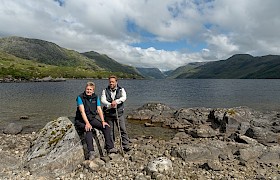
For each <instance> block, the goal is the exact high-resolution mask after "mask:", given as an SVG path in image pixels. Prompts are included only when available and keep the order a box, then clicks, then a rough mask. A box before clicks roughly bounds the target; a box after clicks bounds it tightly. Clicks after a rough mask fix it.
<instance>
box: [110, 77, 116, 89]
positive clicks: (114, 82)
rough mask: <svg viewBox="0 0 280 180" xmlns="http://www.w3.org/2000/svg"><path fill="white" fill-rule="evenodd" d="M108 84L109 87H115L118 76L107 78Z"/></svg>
mask: <svg viewBox="0 0 280 180" xmlns="http://www.w3.org/2000/svg"><path fill="white" fill-rule="evenodd" d="M108 79H109V86H110V88H111V89H115V88H116V87H117V84H118V78H117V76H110V77H109V78H108Z"/></svg>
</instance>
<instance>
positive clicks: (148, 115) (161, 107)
mask: <svg viewBox="0 0 280 180" xmlns="http://www.w3.org/2000/svg"><path fill="white" fill-rule="evenodd" d="M174 112H175V110H174V109H173V108H171V107H169V106H167V105H165V104H163V103H147V104H144V105H143V106H142V107H140V108H138V109H137V110H135V111H132V112H131V113H129V114H128V115H127V119H134V120H151V119H152V118H153V117H154V116H159V115H160V116H162V117H165V116H170V114H171V115H172V114H173V113H174Z"/></svg>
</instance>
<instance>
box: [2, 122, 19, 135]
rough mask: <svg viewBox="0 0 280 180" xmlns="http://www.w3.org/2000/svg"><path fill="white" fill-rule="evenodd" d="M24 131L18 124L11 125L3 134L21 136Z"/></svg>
mask: <svg viewBox="0 0 280 180" xmlns="http://www.w3.org/2000/svg"><path fill="white" fill-rule="evenodd" d="M21 131H22V125H20V124H16V123H9V124H8V125H7V126H6V127H5V129H4V131H3V133H5V134H14V135H15V134H19V133H20V132H21Z"/></svg>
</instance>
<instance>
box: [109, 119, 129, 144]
mask: <svg viewBox="0 0 280 180" xmlns="http://www.w3.org/2000/svg"><path fill="white" fill-rule="evenodd" d="M118 119H119V124H120V131H121V138H122V146H123V147H127V146H128V145H129V142H130V141H129V138H128V134H127V131H126V127H125V119H124V116H123V115H121V116H119V118H118ZM118 119H117V117H109V116H105V121H106V122H107V123H108V124H109V125H110V127H111V137H112V139H113V141H115V139H116V138H115V133H114V129H115V126H116V128H118V123H117V120H118Z"/></svg>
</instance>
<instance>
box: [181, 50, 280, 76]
mask: <svg viewBox="0 0 280 180" xmlns="http://www.w3.org/2000/svg"><path fill="white" fill-rule="evenodd" d="M177 78H194V79H195V78H200V79H203V78H205V79H209V78H212V79H214V78H217V79H279V78H280V56H278V55H267V56H260V57H253V56H251V55H249V54H237V55H233V56H232V57H230V58H228V59H227V60H220V61H214V62H209V63H207V64H205V65H202V66H199V67H197V68H195V69H193V71H192V72H186V73H182V74H181V75H179V76H178V77H177Z"/></svg>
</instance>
